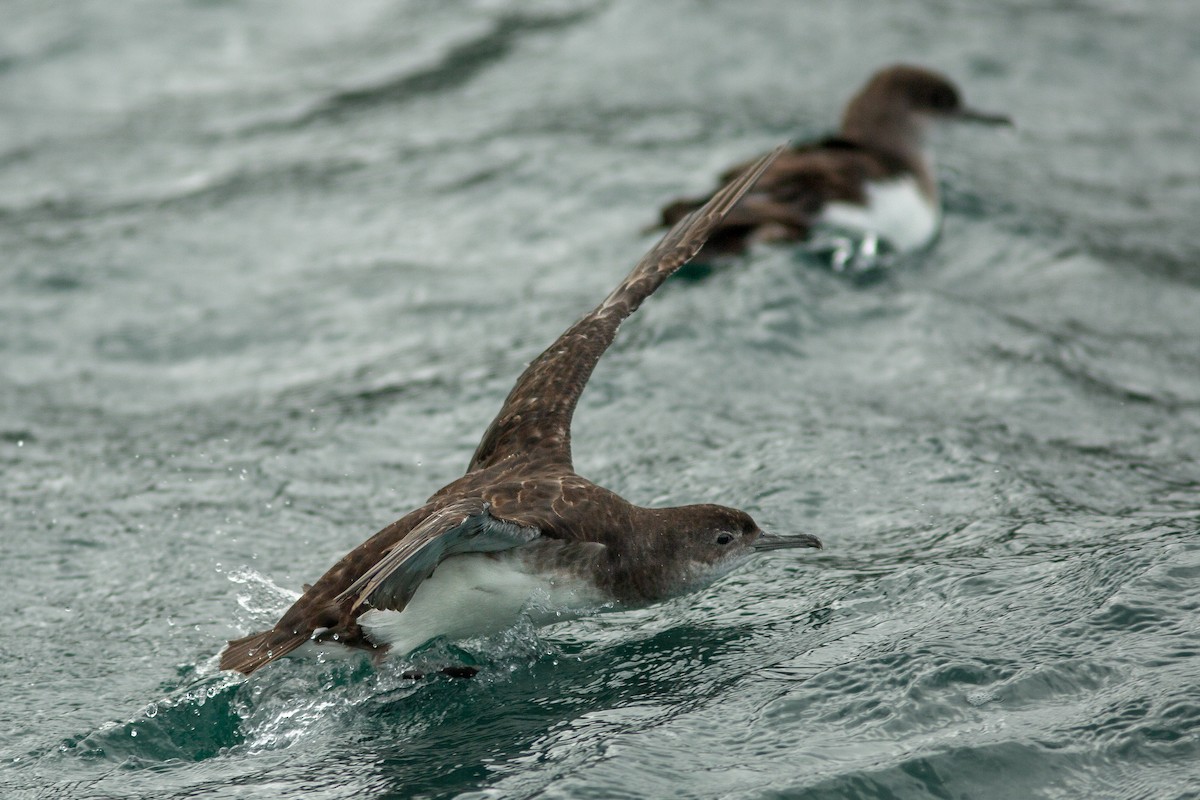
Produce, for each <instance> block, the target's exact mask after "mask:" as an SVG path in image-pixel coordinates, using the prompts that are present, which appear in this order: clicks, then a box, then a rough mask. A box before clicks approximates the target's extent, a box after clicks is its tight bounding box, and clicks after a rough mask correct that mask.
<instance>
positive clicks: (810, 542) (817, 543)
mask: <svg viewBox="0 0 1200 800" xmlns="http://www.w3.org/2000/svg"><path fill="white" fill-rule="evenodd" d="M753 547H754V552H756V553H761V552H763V551H766V550H783V549H786V548H788V547H815V548H817V549H818V550H820V549H821V540H820V539H818V538H817V537H815V536H810V535H808V534H807V533H802V534H800V535H799V536H775V535H774V534H771V533H761V534H759V536H758V538H757V539H755V540H754V545H753Z"/></svg>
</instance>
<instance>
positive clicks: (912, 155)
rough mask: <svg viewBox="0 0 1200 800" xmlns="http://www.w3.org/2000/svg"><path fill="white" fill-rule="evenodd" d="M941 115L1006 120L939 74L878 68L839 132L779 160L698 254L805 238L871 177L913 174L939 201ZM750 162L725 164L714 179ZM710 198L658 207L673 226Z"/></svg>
mask: <svg viewBox="0 0 1200 800" xmlns="http://www.w3.org/2000/svg"><path fill="white" fill-rule="evenodd" d="M939 120H960V121H973V122H982V123H989V124H1010V122H1009V120H1008V119H1007V118H1006V117H1003V116H999V115H993V114H984V113H981V112H978V111H973V110H971V109H969V108H966V107H965V106H964V105H963V104H962V100H961V96H960V93H959V90H958V88H957V87H955V85H954V84H953V83H951V82H950V80H949V79H947V78H945V77H944V76H942V75H939V74H937V73H936V72H932V71H930V70H927V69H923V68H921V67H913V66H907V65H896V66H891V67H888V68H886V69H883V70H880V71H879V72H877V73H875V75H873V76H872V77H871V80H870V81H868V82H867V84H866V86H864V87H863V88H862V89H861V90H860V91H859V92H858V94H856V95H855V96H854V98H853V99H851V101H850V103H849V104H848V105H847V106H846V110H845V113H844V114H843V116H842V124H841V128H840V129H839V131H838V133H837V135H836V136H832V137H828V138H825V139H821V140H819V141H815V142H806V143H803V144H798V145H795V146H794V147H792V148H790V149H788V150H787V151H785V152H784V153H783V154H782V155H781V156H780V157H779V158H778V159H776V161H775V163H774V164H772V165H771V167H770V168H769V169H768V170H767V172H766V173H765V174H764V175H763V177H762V179H761V180H760V181H759V182H758V183H757V184H756V185H755V187H754V189H753V191H751V192H749V193H747V194H746V196H745V197H743V198H742V200H741V202H739V203H738V204H737V206H736V207H735V208H734V209H733V211H732V212H731V213H730V214H729V215H728V216H727V217H726V218H725V219H724V220H723V221H722V222H721V224H720V225H718V226H717V228H716V229H715V230H714V231H713V233H712V235H711V236H710V237H709V240H708V243H707V245H706V246H705V247H704V250H703V252H702V253H701V257H702V258H703V257H710V256H720V255H727V254H736V253H740V252H742V251H743V250H745V248H746V247H747V246H748V245H749V244H750V243H752V242H754V241H796V240H801V239H805V238H807V237H808V235H809V233H810V231H811V229H812V228H813V226H814V225H816V224H818V223H819V222H821V215H822V212H823V210H824V209H825V208H827V207H828V206H829V205H830V204H831V203H848V204H853V205H857V206H865V205H866V204H867V203H868V196H867V186H868V185H870V184H872V183H886V182H888V181H891V180H895V179H897V178H901V177H904V176H911V177H912V178H913V179H914V180H915V181H916V184H917V186H918V187H919V191H920V193H921V195H922V196H923V197H924V199H925V200H926V201H927V202H928V203H929V204H930V205H937V204H938V203H939V200H938V193H937V185H936V183H935V181H934V176H933V171H932V168H931V166H930V162H929V159H928V158H927V157H926V155H925V153H924V152H923V145H924V138H925V133H926V131H927V129H928V127H929V125H930V124H931V123H933V122H936V121H939ZM748 166H749V164H739V165H737V166H735V167H732V168H730V169H729V170H727V171H726V172H725V173H724V174H723V175H721V177H720V182H719V185H720V186H725V185H727V184H728V183H729V182H730V181H732V180H735V179H736V178H737V177H738V176H739V175H741V173H742V172H743V170H745V169H746V168H747V167H748ZM707 200H708V197H700V198H681V199H677V200H673V201H671V202H670V203H668V204H667V205H666V206H664V207H663V209H662V212H661V220H662V224H663V225H666V226H669V225H674V224H675V223H676V222H678V221H679V220H680V219H681V218H683V216H685V215H686V214H689V213H691V212H692V211H694V210H695V209H697V208H699V207H700V206H702V205H703V204H704V203H705V202H706V201H707ZM885 238H886V237H885Z"/></svg>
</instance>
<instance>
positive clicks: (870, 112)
mask: <svg viewBox="0 0 1200 800" xmlns="http://www.w3.org/2000/svg"><path fill="white" fill-rule="evenodd" d="M939 122H975V123H980V124H985V125H1012V124H1013V123H1012V120H1011V119H1009V118H1008V117H1007V116H1005V115H1003V114H992V113H989V112H984V111H979V110H976V109H973V108H971V107H969V106H967V105H966V104H965V103H964V102H963V99H962V92H961V91H959V88H958V87H957V86H955V85H954V83H953V82H952V81H951V80H950V79H949V78H947V77H946V76H944V75H941V74H939V73H937V72H934V71H933V70H930V69H925V68H924V67H916V66H911V65H908V64H897V65H894V66H891V67H886V68H885V69H881V70H879V71H878V72H876V73H875V74H874V75H873V76H871V79H870V80H869V81H867V85H866V86H864V87H863V88H862V89H861V90H860V91H859V93H858V94H857V95H855V96H854V99H852V100H851V101H850V104H849V105H848V106H846V112H845V114H844V115H843V117H842V134H843V135H844V136H846V137H847V138H850V139H854V140H863V141H864V142H871V141H873V140H878V139H879V138H880V137H885V136H886V137H889V138H891V139H893V140H894V141H899V142H902V143H904V144H905V145H906V146H910V147H917V146H919V145H920V142H921V139H922V138H923V137H924V135H925V133H926V131H927V130H928V128H929V127H930V125H931V124H933V123H939Z"/></svg>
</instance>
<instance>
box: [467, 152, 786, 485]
mask: <svg viewBox="0 0 1200 800" xmlns="http://www.w3.org/2000/svg"><path fill="white" fill-rule="evenodd" d="M783 149H784V148H782V147H780V148H777V149H776V150H775V151H773V152H772V153H769V154H768V155H766V156H763V157H762V158H761V159H759V160H758V161H756V162H755V163H754V164H753V165H752V166H751V167H750V168H749V169H747V170H746V171H744V172H743V173H742V174H741V175H740V176H739V177H738V178H737V179H735V180H734V181H732V182H730V183H729V184H728V185H726V186H725V187H724V188H722V189H721V190H720V191H719V192H717V193H716V194H714V195H713V196H712V197H711V198H710V199H709V200H708V202H707V203H705V204H704V205H703V206H702V207H701V208H699V209H698V210H696V211H694V212H692V213H691V214H689V215H688V216H686V217H684V218H683V219H681V220H680V221H679V222H678V223H676V225H675V226H674V227H673V228H671V230H670V231H668V232H667V235H666V236H664V237H663V238H662V240H661V241H659V243H658V244H657V245H655V246H654V248H653V249H652V250H651V251H650V252H649V253H647V254H646V255H645V256H644V257H643V258H642V260H641V261H639V262H638V265H637V266H636V267H634V268H633V271H632V272H630V273H629V275H627V276H626V278H625V280H623V281H621V284H620V285H619V286H617V288H616V289H614V290H613V291H612V293H611V294H609V296H608V297H606V298H605V299H604V302H602V303H601V304H600V305H598V306H596V307H595V308H594V309H592V311H591V312H590V313H588V314H587V315H586V316H584V318H583V319H581V320H579V321H578V322H576V323H575V324H574V325H572V326H571V327H570V328H568V329H567V330H566V332H565V333H563V335H562V336H560V337H558V339H557V340H556V341H555V342H554V344H552V345H550V347H549V348H547V349H546V351H545V352H543V353H542V354H541V355H540V356H538V357H537V358H536V359H534V361H533V363H531V364H530V365H529V366H528V367H527V368H526V369H525V372H524V373H522V374H521V377H520V378H519V379H518V380H517V385H516V386H514V387H513V390H512V392H510V393H509V395H508V399H507V400H505V401H504V406H503V408H501V409H500V413H499V414H498V415H497V416H496V418H495V419H494V420H492V424H491V425H490V426H489V427H488V429H487V432H486V433H485V434H484V435H483V439H482V440H481V441H480V442H479V447H478V448H477V449H476V450H475V455H474V457H473V458H472V459H471V464H470V466H469V467H468V468H467V472H471V471H474V470H477V469H482V468H484V467H488V466H491V465H493V464H496V463H499V462H500V461H503V460H504V459H506V458H511V457H513V456H518V455H519V456H523V457H532V456H538V455H540V456H542V457H545V458H548V459H550V460H553V461H556V462H558V463H560V464H562V465H564V466H568V467H569V466H570V465H571V417H572V415H573V414H574V413H575V406H576V404H578V402H579V396H580V395H581V394H582V393H583V387H584V386H585V385H586V384H587V381H588V378H590V377H591V375H592V370H593V369H595V367H596V363H597V362H598V361H599V360H600V356H602V355H603V354H604V351H605V350H607V349H608V346H609V345H610V344H612V340H613V337H615V336H616V334H617V328H618V327H620V325H621V322H622V321H623V320H624V319H625V318H626V317H628V316H629V315H630V314H632V313H633V312H634V311H636V310H637V308H638V306H640V305H641V304H642V301H643V300H645V299H646V298H647V297H649V296H650V295H651V294H652V293H653V292H654V290H655V289H657V288H658V287H659V286H661V285H662V282H663V281H665V280H666V279H667V277H669V276H670V275H671V273H673V272H674V271H675V270H677V269H679V268H680V267H681V266H683V265H684V264H686V263H687V262H688V261H689V260H690V259H691V258H692V257H693V256H695V255H696V253H698V252H699V251H700V248H701V247H703V246H704V242H705V241H706V240H707V239H708V236H709V234H711V233H712V231H713V230H714V229H716V227H717V226H718V225H719V224H720V222H721V220H722V219H724V218H725V215H726V214H728V213H729V212H730V211H731V210H732V209H733V207H734V205H735V204H736V203H737V201H738V200H739V199H740V198H741V196H742V195H743V194H745V193H746V191H747V190H748V189H749V188H750V187H751V186H753V185H754V182H755V181H757V180H758V179H759V177H760V176H761V175H762V173H763V172H764V171H765V170H766V168H767V167H768V166H769V165H770V164H771V162H772V161H774V160H775V158H776V157H777V156H778V155H779V154H780V153H781V152H782V151H783Z"/></svg>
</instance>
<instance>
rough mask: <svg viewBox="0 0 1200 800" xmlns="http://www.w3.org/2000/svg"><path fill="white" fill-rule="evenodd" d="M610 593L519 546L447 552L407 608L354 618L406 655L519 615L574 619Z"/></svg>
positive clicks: (536, 620) (540, 621)
mask: <svg viewBox="0 0 1200 800" xmlns="http://www.w3.org/2000/svg"><path fill="white" fill-rule="evenodd" d="M609 600H610V598H609V597H608V596H607V595H606V594H605V593H603V592H602V591H600V590H599V589H598V588H597V587H596V585H595V584H594V583H592V582H590V581H588V580H586V579H583V578H581V576H579V575H577V574H573V573H570V572H566V571H562V570H554V569H549V570H546V569H538V568H537V567H536V566H534V565H533V564H532V563H531V560H530V559H527V558H525V557H523V554H522V553H521V548H515V549H514V550H509V551H505V552H503V553H487V554H484V553H470V554H465V555H459V556H453V557H451V558H447V559H446V560H445V561H443V562H442V563H441V564H439V565H438V567H437V569H436V570H434V572H433V574H432V575H430V576H429V577H428V578H426V579H425V580H424V581H423V582H422V583H421V585H420V586H418V587H417V590H416V592H415V593H414V594H413V596H412V598H411V599H410V600H409V602H408V605H407V606H405V608H404V610H403V611H385V610H382V609H371V610H369V611H367V612H365V613H364V614H362V615H361V616H359V618H358V620H357V621H358V624H359V625H360V626H361V627H362V628H363V630H364V631H365V632H366V634H367V637H368V638H369V639H370V640H371V641H372V642H373V643H374V644H376V645H379V646H383V645H387V646H388V647H390V648H391V651H392V652H393V653H396V654H400V655H404V654H407V653H410V652H412V651H413V650H415V649H417V648H418V647H420V646H421V645H423V644H425V643H426V642H429V641H431V640H433V639H437V638H445V639H469V638H472V637H476V636H485V635H487V634H491V633H496V632H498V631H502V630H504V629H505V628H509V627H511V626H513V625H515V624H516V623H517V622H518V621H520V620H521V619H522V618H528V619H529V620H531V621H532V622H533V624H535V625H538V626H541V625H549V624H552V623H555V622H562V621H567V620H570V619H575V618H576V617H578V616H580V615H581V614H583V613H587V612H589V611H594V610H596V609H598V608H601V607H603V606H605V605H608V604H609Z"/></svg>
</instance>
